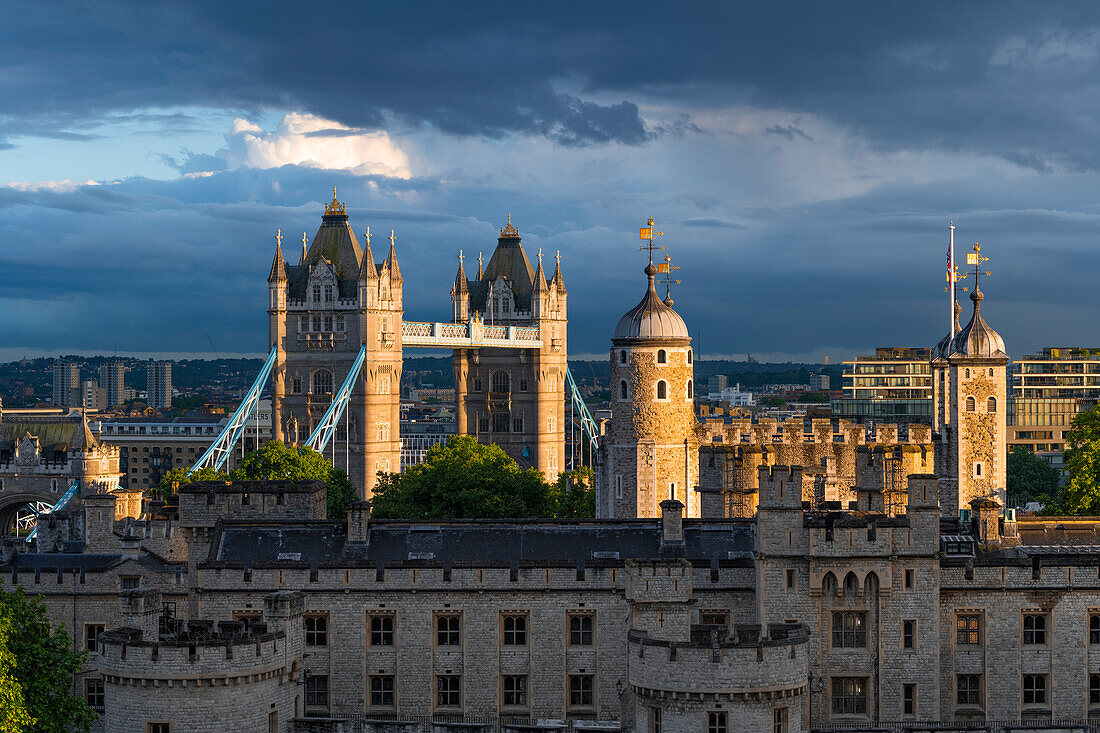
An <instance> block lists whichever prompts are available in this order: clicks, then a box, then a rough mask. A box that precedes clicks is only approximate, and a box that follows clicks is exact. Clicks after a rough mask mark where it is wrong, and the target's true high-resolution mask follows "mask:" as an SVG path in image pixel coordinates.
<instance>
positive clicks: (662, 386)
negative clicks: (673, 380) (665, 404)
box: [657, 379, 668, 400]
mask: <svg viewBox="0 0 1100 733" xmlns="http://www.w3.org/2000/svg"><path fill="white" fill-rule="evenodd" d="M657 399H659V400H667V399H668V385H667V384H666V383H665V380H663V379H662V380H661V381H659V382H657Z"/></svg>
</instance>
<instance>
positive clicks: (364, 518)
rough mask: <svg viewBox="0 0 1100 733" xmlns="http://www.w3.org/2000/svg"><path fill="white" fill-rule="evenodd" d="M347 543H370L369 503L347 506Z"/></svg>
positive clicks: (354, 503) (355, 503) (352, 503)
mask: <svg viewBox="0 0 1100 733" xmlns="http://www.w3.org/2000/svg"><path fill="white" fill-rule="evenodd" d="M348 542H362V543H363V544H366V543H368V542H370V502H369V501H353V502H351V503H349V504H348Z"/></svg>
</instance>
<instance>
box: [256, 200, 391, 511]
mask: <svg viewBox="0 0 1100 733" xmlns="http://www.w3.org/2000/svg"><path fill="white" fill-rule="evenodd" d="M364 245H365V251H364V249H363V248H362V247H361V246H360V244H359V240H358V239H356V237H355V234H354V232H353V231H352V230H351V227H350V226H349V224H348V215H347V209H346V206H345V204H344V203H343V202H341V201H339V200H338V199H337V198H336V192H335V190H334V191H333V199H332V201H331V202H330V203H329V204H327V205H326V206H325V211H324V215H323V216H322V218H321V226H320V228H319V229H318V230H317V234H316V235H315V236H314V238H313V242H312V244H311V245H310V246H309V247H308V248H306V249H305V251H304V252H303V254H302V258H301V261H300V262H299V264H298V265H288V264H287V263H286V262H285V260H283V258H282V252H281V248H278V249H277V252H276V257H275V262H274V263H273V265H272V274H271V276H270V277H269V279H268V287H269V291H270V303H269V309H268V324H269V328H268V330H269V336H270V339H271V343H272V345H277V346H278V347H279V348H278V356H277V361H276V364H275V367H274V369H273V372H272V378H273V383H274V387H273V399H272V417H273V421H274V425H273V429H274V437H275V439H276V440H282V441H284V442H286V443H287V444H291V445H293V444H302V443H304V442H305V441H306V439H307V438H308V436H309V434H310V433H311V432H312V431H313V428H314V427H315V426H316V425H317V423H318V422H319V421H320V419H321V416H322V415H323V414H324V412H325V410H327V409H328V406H329V405H330V404H331V402H332V396H333V394H334V393H335V391H336V390H338V389H339V388H340V385H341V384H342V383H343V381H344V379H345V378H346V377H347V375H348V373H349V371H350V370H351V367H352V363H353V362H354V361H355V357H356V355H357V354H358V352H359V348H360V346H365V347H366V359H365V362H364V366H363V369H362V371H361V372H360V376H359V379H358V380H357V382H356V384H355V386H354V388H353V390H352V393H351V399H350V400H349V403H348V407H347V413H346V417H345V418H344V419H343V420H341V424H340V425H339V427H338V429H337V432H336V435H335V437H334V438H333V440H332V442H331V443H330V445H329V448H328V450H326V455H328V456H331V457H332V458H333V465H335V466H336V467H337V468H340V469H343V468H345V467H346V468H347V470H348V473H349V475H350V477H351V480H352V483H353V484H354V485H355V486H356V487H357V488H358V489H359V491H360V493H361V495H362V496H364V497H368V498H369V497H370V495H371V492H372V490H373V488H374V485H375V482H376V474H377V472H378V471H398V470H400V455H401V449H400V434H399V433H400V430H399V425H400V402H399V398H400V379H401V318H402V309H403V297H402V284H403V283H402V278H401V270H400V268H399V267H398V264H397V253H396V236H395V235H394V234H393V232H391V238H390V249H389V254H388V256H387V258H386V260H385V261H384V262H383V263H381V264H378V263H376V262H375V261H374V255H373V253H372V252H371V247H370V230H369V229H368V230H367V234H366V237H365V238H364ZM303 246H304V243H303Z"/></svg>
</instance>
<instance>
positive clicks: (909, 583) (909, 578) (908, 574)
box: [905, 570, 913, 590]
mask: <svg viewBox="0 0 1100 733" xmlns="http://www.w3.org/2000/svg"><path fill="white" fill-rule="evenodd" d="M905 589H906V590H912V589H913V571H912V570H906V571H905Z"/></svg>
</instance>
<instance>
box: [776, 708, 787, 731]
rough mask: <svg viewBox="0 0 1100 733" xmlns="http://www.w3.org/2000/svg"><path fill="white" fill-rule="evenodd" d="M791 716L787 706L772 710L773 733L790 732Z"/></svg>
mask: <svg viewBox="0 0 1100 733" xmlns="http://www.w3.org/2000/svg"><path fill="white" fill-rule="evenodd" d="M789 720H790V717H789V713H788V710H787V708H776V709H775V710H773V711H772V733H788V731H789V726H790V723H789Z"/></svg>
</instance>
